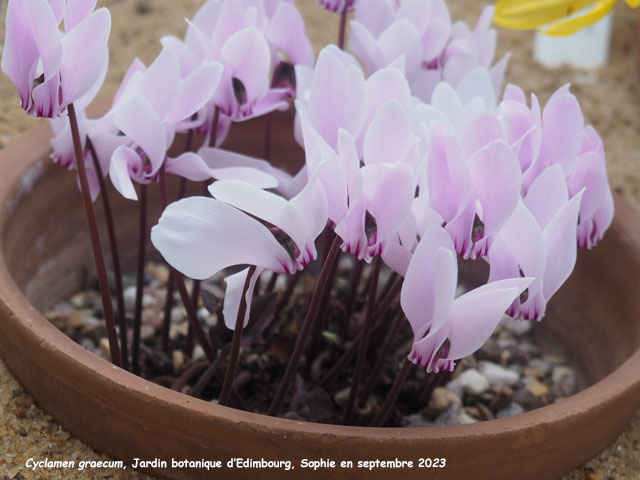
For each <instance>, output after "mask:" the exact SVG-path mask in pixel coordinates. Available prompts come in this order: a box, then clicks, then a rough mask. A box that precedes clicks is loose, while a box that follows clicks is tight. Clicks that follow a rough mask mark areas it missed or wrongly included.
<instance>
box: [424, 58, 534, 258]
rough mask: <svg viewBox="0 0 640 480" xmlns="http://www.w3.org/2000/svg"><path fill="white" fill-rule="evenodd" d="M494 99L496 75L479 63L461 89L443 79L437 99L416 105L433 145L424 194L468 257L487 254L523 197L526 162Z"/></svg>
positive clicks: (429, 147)
mask: <svg viewBox="0 0 640 480" xmlns="http://www.w3.org/2000/svg"><path fill="white" fill-rule="evenodd" d="M473 91H475V92H477V93H480V94H481V95H482V96H474V93H473ZM463 99H466V103H463ZM494 101H495V100H494V94H493V89H492V87H491V82H490V79H489V77H488V75H487V73H486V71H485V70H482V69H480V68H478V69H476V70H474V71H473V72H472V73H470V74H469V75H468V76H467V78H465V79H464V80H463V81H462V82H461V83H460V85H458V88H457V91H454V90H453V88H452V87H451V86H450V85H449V84H447V83H444V82H443V83H440V84H439V85H438V86H437V87H436V89H435V91H434V93H433V97H432V101H431V104H430V105H420V106H418V107H417V108H416V118H417V119H418V120H419V121H420V122H422V124H423V125H425V127H426V128H425V129H424V132H425V134H424V138H423V143H424V144H425V145H427V150H426V169H424V170H423V172H422V176H421V179H420V195H421V196H424V198H425V200H423V201H427V202H429V206H430V208H432V209H433V210H434V211H435V212H437V213H438V214H439V215H440V216H441V218H442V222H441V223H444V224H445V225H446V226H445V228H446V230H447V231H448V232H449V234H450V235H451V237H452V239H453V242H454V245H455V249H456V252H457V253H458V254H460V255H462V256H463V257H464V258H472V259H474V258H476V257H478V256H484V255H487V253H488V251H489V248H490V246H491V242H492V241H493V238H494V236H495V234H496V232H497V231H498V230H499V229H500V228H501V227H502V226H503V225H504V224H505V222H506V221H507V220H508V219H509V217H510V216H511V214H512V212H513V210H514V209H515V207H516V203H517V201H518V199H519V198H520V191H521V184H522V173H521V170H520V165H519V162H518V159H517V157H516V155H515V153H514V152H513V148H512V147H511V146H510V145H509V143H507V136H506V134H505V129H504V128H503V126H502V124H501V122H500V120H499V118H498V116H497V115H496V113H495V109H494V108H488V107H487V104H488V105H489V107H492V106H493V103H494ZM422 208H424V207H422ZM423 228H424V227H423ZM419 231H420V230H419Z"/></svg>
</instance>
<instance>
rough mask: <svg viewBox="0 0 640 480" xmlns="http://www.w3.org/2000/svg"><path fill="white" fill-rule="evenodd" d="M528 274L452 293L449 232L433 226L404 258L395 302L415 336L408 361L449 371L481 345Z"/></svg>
mask: <svg viewBox="0 0 640 480" xmlns="http://www.w3.org/2000/svg"><path fill="white" fill-rule="evenodd" d="M531 281H532V279H531V278H518V277H516V278H509V279H504V280H501V281H496V282H491V283H488V284H487V285H483V286H481V287H479V288H476V289H475V290H472V291H470V292H468V293H465V294H464V295H462V296H460V297H458V298H454V296H455V293H456V288H457V284H458V267H457V260H456V255H455V253H454V251H453V244H452V242H451V237H450V236H449V235H448V234H447V232H445V231H444V230H443V229H442V228H441V227H439V226H436V225H432V226H431V227H430V228H429V229H428V230H427V231H426V232H425V234H424V236H423V237H422V239H421V240H420V243H419V244H418V246H417V248H416V251H415V253H414V254H413V257H412V259H411V262H410V263H409V266H408V269H407V272H406V276H405V279H404V282H403V284H402V291H401V294H400V301H401V305H402V310H403V311H404V313H405V315H406V316H407V319H408V320H409V323H410V324H411V328H412V329H413V334H414V341H413V347H412V349H411V352H410V353H409V360H411V361H412V362H413V363H415V364H416V365H420V366H421V367H424V368H425V369H426V370H427V372H439V371H442V370H449V371H453V368H454V366H455V360H457V359H460V358H464V357H466V356H467V355H470V354H472V353H473V352H475V351H476V350H477V349H478V348H480V347H481V346H482V345H483V344H484V342H485V341H486V340H487V339H488V338H489V336H490V335H491V333H492V332H493V330H494V329H495V327H496V325H497V324H498V322H499V321H500V319H501V318H502V316H503V315H504V313H505V310H506V309H507V308H508V307H509V305H510V304H511V302H513V300H514V299H515V298H517V297H518V296H519V295H521V294H522V292H524V291H525V289H526V288H527V286H528V285H529V284H530V283H531Z"/></svg>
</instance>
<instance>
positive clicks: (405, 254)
mask: <svg viewBox="0 0 640 480" xmlns="http://www.w3.org/2000/svg"><path fill="white" fill-rule="evenodd" d="M411 258H412V255H411V252H410V251H409V250H408V249H407V248H405V247H403V246H402V245H399V244H397V243H389V245H387V249H386V251H385V252H384V253H383V254H382V260H384V263H385V264H386V265H387V267H389V268H390V269H391V270H393V271H394V272H396V273H397V274H398V275H400V276H401V277H404V276H405V275H406V274H407V269H408V268H409V264H410V263H411Z"/></svg>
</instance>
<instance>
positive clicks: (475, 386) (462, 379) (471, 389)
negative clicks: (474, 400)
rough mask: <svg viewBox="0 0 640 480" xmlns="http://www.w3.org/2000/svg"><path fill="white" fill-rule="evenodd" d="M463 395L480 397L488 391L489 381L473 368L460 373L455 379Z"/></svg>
mask: <svg viewBox="0 0 640 480" xmlns="http://www.w3.org/2000/svg"><path fill="white" fill-rule="evenodd" d="M456 380H457V381H458V382H459V383H460V386H461V387H462V390H463V391H464V392H465V393H470V394H472V395H480V394H482V393H484V392H486V391H487V390H488V389H489V380H487V379H486V378H485V377H483V376H482V374H481V373H480V372H478V370H476V369H475V368H470V369H469V370H465V371H464V372H462V373H461V374H460V375H459V376H458V378H457V379H456ZM449 388H450V387H449Z"/></svg>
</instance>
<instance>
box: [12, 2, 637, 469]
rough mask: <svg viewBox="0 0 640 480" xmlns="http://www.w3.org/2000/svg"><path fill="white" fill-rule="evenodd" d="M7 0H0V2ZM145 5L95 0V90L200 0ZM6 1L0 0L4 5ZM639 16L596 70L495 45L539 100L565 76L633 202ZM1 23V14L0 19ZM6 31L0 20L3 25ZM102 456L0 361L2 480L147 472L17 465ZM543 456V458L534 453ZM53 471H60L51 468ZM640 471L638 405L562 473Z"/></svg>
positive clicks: (472, 6) (15, 114)
mask: <svg viewBox="0 0 640 480" xmlns="http://www.w3.org/2000/svg"><path fill="white" fill-rule="evenodd" d="M2 3H6V2H0V4H2ZM148 3H149V6H150V11H149V12H148V13H146V14H141V13H138V12H137V9H136V1H135V0H106V1H105V0H101V1H99V4H102V5H107V6H109V7H110V9H111V12H112V15H113V30H112V35H111V69H110V71H109V75H108V77H107V81H106V84H105V87H104V89H103V91H102V92H101V96H103V97H106V98H109V97H110V96H112V95H113V94H114V93H115V91H116V89H117V87H118V84H119V82H120V79H121V78H122V76H123V74H124V72H125V70H126V68H127V67H128V65H129V64H130V62H131V61H132V60H133V59H134V58H135V57H136V56H139V57H140V58H141V59H142V60H143V61H145V62H147V63H149V62H150V61H152V59H153V58H154V56H155V55H156V54H157V53H158V52H159V51H160V44H159V43H158V40H159V38H161V37H162V36H163V35H167V34H175V35H179V36H181V35H182V34H183V32H184V29H185V24H184V18H185V17H191V16H192V15H193V13H194V12H195V11H196V9H197V8H198V6H199V5H200V4H201V3H202V2H201V0H180V1H176V0H149V2H148ZM487 3H488V2H487V1H486V0H482V1H479V0H449V5H450V8H451V10H452V14H453V17H454V18H456V19H463V20H466V21H467V22H469V23H471V24H474V23H475V19H476V18H477V17H478V15H479V12H480V10H481V8H482V6H483V5H485V4H487ZM298 5H299V6H300V7H301V9H302V10H303V13H304V15H305V18H306V19H307V25H308V30H309V32H310V35H311V36H312V39H313V41H314V43H315V44H316V45H322V44H324V43H327V42H331V41H334V39H335V38H337V29H338V27H337V19H336V17H334V16H333V15H332V14H329V13H326V12H323V11H321V10H320V9H319V8H318V7H317V6H316V2H315V1H314V0H298ZM3 7H4V5H3ZM637 22H638V15H636V14H635V13H632V12H631V10H629V8H628V7H627V6H626V5H623V4H622V2H621V5H620V7H619V8H618V11H617V13H616V19H615V27H614V37H613V48H612V55H611V60H610V63H609V65H608V66H607V67H606V68H602V69H600V70H597V71H594V72H589V73H585V72H578V71H572V70H570V69H561V70H553V71H551V70H547V69H544V68H543V67H540V66H539V65H537V64H536V63H534V61H533V59H532V55H531V45H532V42H531V39H532V34H531V33H530V32H510V31H504V30H501V31H500V41H499V45H500V47H499V49H500V52H499V54H500V55H502V54H504V53H505V52H506V51H511V52H512V54H513V58H512V61H511V64H510V68H509V72H508V75H507V81H509V82H512V83H516V84H518V85H520V86H521V87H522V88H523V89H524V90H525V91H526V92H530V91H535V92H536V93H537V95H538V96H539V98H540V100H541V101H542V102H543V103H544V102H546V100H547V99H548V98H549V96H550V95H551V94H552V93H553V91H555V90H556V89H557V88H559V87H561V86H562V85H564V84H565V83H571V84H572V85H573V87H572V91H573V92H574V93H575V94H576V95H577V97H578V99H579V100H580V103H581V104H582V107H583V111H584V115H585V118H586V121H587V122H588V123H591V124H593V125H594V126H595V127H596V128H597V129H598V131H599V132H600V134H601V135H602V137H603V140H604V144H605V148H606V151H607V156H608V170H609V177H610V181H611V185H612V187H613V188H614V189H615V190H617V191H619V192H622V193H623V194H624V196H625V197H626V198H627V199H629V200H630V201H631V202H632V203H634V204H635V205H637V206H640V168H639V165H638V161H639V160H640V135H638V132H640V115H639V113H640V112H639V107H640V95H639V91H638V73H637V54H638V52H637V48H636V46H637V44H638V39H640V36H639V35H638V33H637V31H636V24H637ZM2 23H3V24H4V20H3V22H2ZM0 38H4V25H3V26H1V27H0ZM18 103H19V99H18V96H17V93H16V92H15V90H14V87H13V85H12V84H11V83H10V82H9V80H8V79H7V78H6V77H4V76H0V148H1V147H2V146H4V145H6V144H7V143H8V142H10V141H11V139H12V138H13V137H15V135H16V134H17V133H19V132H21V131H24V130H25V129H27V128H29V127H30V126H32V125H33V124H34V122H36V120H33V119H31V118H28V117H27V116H26V115H24V114H23V113H22V111H21V110H20V109H19V105H18ZM30 457H34V458H44V457H49V458H57V459H60V458H67V459H73V458H75V459H100V458H102V459H104V457H101V456H100V455H99V454H97V453H96V452H94V451H93V450H92V449H91V448H90V447H88V446H86V445H83V444H82V443H81V442H80V441H78V440H76V439H74V438H72V437H70V435H69V434H68V433H67V432H65V431H64V429H62V428H61V427H60V426H59V425H57V424H56V423H55V422H54V421H53V420H52V419H51V417H49V416H48V415H46V414H45V413H43V412H42V411H41V410H39V409H38V408H37V407H36V406H35V405H33V402H32V400H31V398H30V397H29V396H28V395H26V394H24V393H23V392H22V390H21V389H20V386H19V385H18V384H17V382H16V381H15V380H14V379H13V378H12V377H11V375H10V374H9V373H8V372H7V370H6V367H5V366H4V364H3V363H2V362H1V361H0V480H5V479H22V478H24V479H45V478H46V479H49V478H65V479H74V478H92V479H107V478H109V479H125V478H126V479H131V478H148V477H146V476H144V475H141V474H136V473H134V472H130V471H111V470H100V471H86V472H84V473H77V472H75V473H74V472H72V471H68V470H67V471H64V472H63V473H61V472H58V473H46V474H45V473H38V474H34V473H33V472H30V471H28V470H27V469H25V468H24V462H25V461H26V460H27V459H28V458H30ZM541 461H544V459H541ZM56 475H57V476H56ZM638 478H640V412H638V413H637V414H636V415H635V417H634V418H633V420H632V422H631V423H630V424H629V426H628V427H627V429H626V430H625V432H624V433H623V434H622V435H621V436H620V437H619V438H618V439H617V440H616V442H614V443H613V444H612V445H611V446H610V447H609V448H608V449H607V450H605V451H604V452H603V453H602V454H601V455H600V456H598V457H597V458H595V459H593V460H592V461H590V462H589V463H588V464H587V465H585V466H584V467H582V468H580V469H578V470H577V471H575V472H573V473H572V474H571V475H569V476H567V477H565V479H566V480H568V479H572V480H578V479H586V480H600V479H602V480H604V479H629V480H631V479H638Z"/></svg>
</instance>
